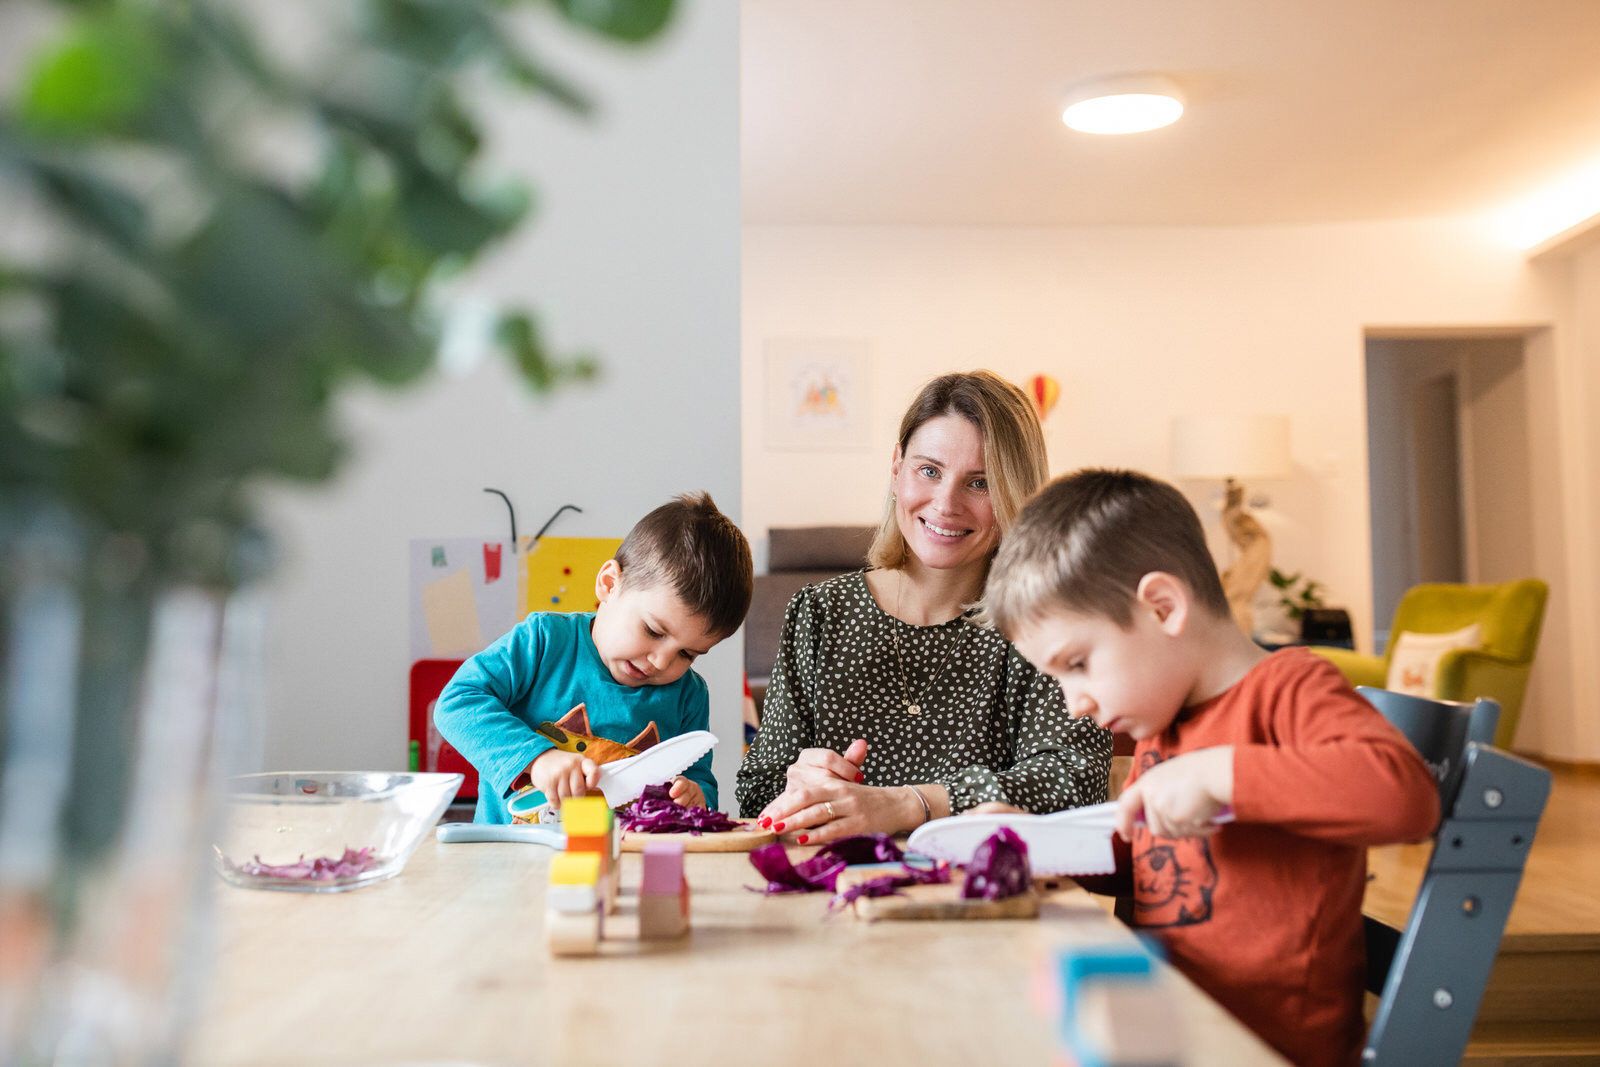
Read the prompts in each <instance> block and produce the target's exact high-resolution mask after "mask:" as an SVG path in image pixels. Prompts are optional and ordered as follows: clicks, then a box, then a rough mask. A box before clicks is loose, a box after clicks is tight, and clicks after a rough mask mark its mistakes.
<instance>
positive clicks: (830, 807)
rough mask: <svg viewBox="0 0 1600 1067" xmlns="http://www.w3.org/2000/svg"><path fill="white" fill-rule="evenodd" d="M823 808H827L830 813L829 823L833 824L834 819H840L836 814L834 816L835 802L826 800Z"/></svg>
mask: <svg viewBox="0 0 1600 1067" xmlns="http://www.w3.org/2000/svg"><path fill="white" fill-rule="evenodd" d="M822 806H823V807H824V808H825V809H827V812H828V821H829V822H832V821H833V820H834V819H837V818H838V817H839V816H837V815H835V814H834V813H833V801H831V800H824V801H823V802H822Z"/></svg>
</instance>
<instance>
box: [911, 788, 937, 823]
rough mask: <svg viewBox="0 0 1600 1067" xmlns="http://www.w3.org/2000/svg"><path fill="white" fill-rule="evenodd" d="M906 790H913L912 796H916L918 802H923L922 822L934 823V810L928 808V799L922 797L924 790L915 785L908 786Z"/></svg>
mask: <svg viewBox="0 0 1600 1067" xmlns="http://www.w3.org/2000/svg"><path fill="white" fill-rule="evenodd" d="M906 788H907V789H909V790H911V793H912V795H913V796H915V797H916V798H917V800H918V801H919V802H921V804H922V821H923V822H932V821H933V809H932V808H930V807H929V806H928V798H927V797H925V796H923V795H922V790H920V789H918V788H917V787H916V786H914V785H908V786H906Z"/></svg>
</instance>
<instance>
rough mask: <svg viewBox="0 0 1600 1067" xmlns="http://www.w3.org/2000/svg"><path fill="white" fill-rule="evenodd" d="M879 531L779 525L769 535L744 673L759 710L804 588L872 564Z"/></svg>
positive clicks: (749, 621)
mask: <svg viewBox="0 0 1600 1067" xmlns="http://www.w3.org/2000/svg"><path fill="white" fill-rule="evenodd" d="M876 531H877V527H876V526H788V527H784V526H778V527H774V528H772V529H771V530H768V531H767V537H768V548H767V573H766V574H758V575H756V587H755V595H754V596H753V597H752V598H751V601H750V615H749V617H748V618H746V619H745V624H744V669H745V673H746V674H747V675H748V676H749V678H750V692H751V693H752V694H753V695H754V696H755V698H756V704H757V706H759V705H760V703H761V700H762V698H763V697H764V696H765V695H766V690H767V682H768V680H769V679H770V678H771V676H772V664H773V663H774V662H775V661H776V660H777V658H778V638H779V637H780V636H781V635H782V633H783V612H784V609H785V608H786V607H788V606H789V600H790V598H791V597H793V596H794V595H795V593H797V592H799V591H800V589H801V588H802V587H803V586H807V585H810V584H811V583H812V582H820V581H825V580H826V579H828V578H832V577H834V576H835V575H839V574H844V573H846V572H847V571H854V570H860V569H861V568H862V567H864V566H866V565H867V547H868V546H869V545H871V544H872V535H873V533H874V532H876Z"/></svg>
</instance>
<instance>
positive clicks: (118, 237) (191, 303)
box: [0, 0, 673, 1063]
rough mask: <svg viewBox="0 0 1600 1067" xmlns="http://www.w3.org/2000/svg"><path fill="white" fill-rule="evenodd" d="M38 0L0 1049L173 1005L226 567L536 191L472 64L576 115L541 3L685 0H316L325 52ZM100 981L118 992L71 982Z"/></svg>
mask: <svg viewBox="0 0 1600 1067" xmlns="http://www.w3.org/2000/svg"><path fill="white" fill-rule="evenodd" d="M24 6H25V7H26V8H27V9H28V12H29V13H30V14H31V15H33V16H37V19H36V21H35V22H30V23H29V24H30V25H37V26H41V27H42V29H40V30H39V32H38V40H37V47H36V48H35V49H34V51H33V55H32V58H31V59H30V61H29V62H28V64H27V67H26V69H25V70H24V71H22V72H21V77H20V78H17V79H15V80H14V81H13V82H10V83H8V84H10V85H11V88H10V89H8V90H6V91H5V95H4V97H3V98H0V205H3V206H4V208H5V216H6V217H8V218H10V219H13V220H21V225H18V226H12V227H7V232H6V233H4V234H3V235H0V672H3V673H0V859H3V860H4V861H5V862H4V863H3V864H0V866H3V867H4V872H5V873H4V876H3V878H0V936H4V937H5V938H6V941H7V944H8V946H15V948H16V949H17V955H16V958H17V959H20V960H21V961H22V966H20V967H19V968H16V969H13V970H11V971H8V973H7V975H6V978H5V980H6V981H7V982H8V983H12V984H8V986H7V988H5V989H0V1001H3V1002H5V1003H7V1004H13V1005H16V1006H17V1007H16V1008H15V1009H14V1010H13V1009H7V1010H4V1011H0V1060H3V1061H4V1062H8V1063H10V1062H29V1061H34V1060H37V1061H51V1060H52V1059H53V1058H54V1050H56V1049H58V1048H60V1047H62V1046H63V1043H66V1044H70V1045H72V1046H73V1047H75V1048H78V1049H80V1050H81V1049H85V1048H88V1049H91V1050H97V1054H98V1055H99V1059H100V1060H102V1061H104V1062H125V1061H127V1060H130V1059H140V1058H146V1057H148V1056H159V1055H163V1053H161V1052H159V1051H157V1050H160V1049H162V1048H164V1047H166V1046H167V1045H168V1044H169V1043H170V1042H171V1041H173V1040H174V1034H175V1033H176V1032H177V1030H178V1028H179V1027H180V1026H181V1014H182V1013H181V1010H178V1009H174V1008H173V1006H172V1001H173V999H174V998H173V997H172V987H173V985H174V983H175V982H177V981H178V980H179V978H181V971H182V964H183V952H182V945H183V944H185V943H186V938H185V936H184V929H183V927H184V925H185V923H186V922H187V920H186V919H184V918H182V916H183V915H184V902H185V901H187V900H189V899H191V898H193V899H201V900H203V898H204V896H205V894H204V893H203V892H202V893H200V894H198V895H196V894H194V893H193V892H192V890H193V888H194V887H195V886H196V885H198V884H201V883H200V882H198V881H197V879H200V878H203V877H204V874H197V873H196V871H197V865H196V864H195V863H194V862H192V861H193V860H194V859H195V856H194V852H195V849H194V844H195V842H196V841H199V840H203V836H204V830H205V826H206V820H207V818H208V817H209V816H208V812H209V811H210V810H211V809H210V806H209V805H208V803H207V802H206V799H207V796H208V791H207V787H208V785H209V784H210V780H209V779H210V776H211V775H213V774H214V773H215V768H216V766H217V758H218V753H219V752H220V751H222V750H224V749H225V748H226V733H227V727H228V718H229V714H228V713H229V712H230V711H231V710H235V709H237V707H238V706H240V705H241V704H242V703H244V702H245V701H246V698H247V696H248V689H249V686H248V684H247V681H246V680H245V677H246V676H247V674H248V665H249V662H250V660H251V658H252V653H253V649H254V646H255V643H256V641H257V638H256V636H255V635H254V633H253V625H254V624H253V622H252V613H251V612H250V611H249V610H247V609H248V605H249V602H250V601H249V596H248V595H243V594H241V593H240V590H248V588H249V587H250V584H251V582H252V581H253V580H254V579H255V578H257V577H258V576H259V575H261V574H262V573H263V572H264V571H265V570H266V569H267V568H268V567H269V566H270V558H271V553H270V550H269V539H268V538H267V536H266V535H265V533H264V532H263V531H262V530H261V528H260V523H259V520H258V518H257V515H256V513H255V494H256V491H257V489H258V488H259V486H260V485H261V484H262V483H263V482H265V481H268V480H274V479H276V480H285V479H287V480H296V481H304V482H315V481H319V480H322V479H325V478H327V477H329V476H330V475H331V474H332V473H333V472H334V471H335V470H336V469H337V467H338V465H339V462H340V460H341V457H342V455H343V453H344V443H343V441H342V439H341V433H340V428H339V421H338V417H337V415H338V401H339V397H340V395H341V393H342V392H344V391H346V390H347V389H349V388H350V387H352V386H356V385H361V384H371V383H376V384H378V385H383V386H405V385H411V384H415V383H418V382H419V381H422V380H423V379H424V377H425V375H426V374H427V372H428V370H429V369H430V367H431V366H432V364H433V362H434V354H435V351H436V350H437V347H438V344H439V341H440V338H441V335H442V334H443V332H444V331H445V329H446V328H447V325H448V322H449V319H450V312H449V306H448V304H447V303H446V302H445V301H444V300H443V299H442V297H441V295H440V294H441V291H442V289H443V287H444V286H445V285H446V284H447V283H448V282H449V281H450V280H451V279H452V278H455V277H457V276H459V275H460V274H461V273H462V272H463V271H464V270H465V269H466V268H467V267H468V266H469V265H470V264H471V263H472V262H473V260H474V259H475V258H476V257H477V256H478V255H479V253H481V252H482V251H484V250H485V249H486V248H488V247H490V246H491V245H493V244H494V243H495V242H496V241H498V240H500V239H501V238H503V237H505V236H506V235H507V234H509V233H510V232H512V230H513V229H514V228H515V227H517V226H518V225H519V224H520V223H521V222H522V221H523V220H524V219H525V218H526V216H527V215H528V209H529V205H530V198H529V196H528V193H527V191H526V190H525V189H524V188H523V187H522V186H521V185H519V184H518V183H516V182H514V181H504V180H501V179H499V178H497V176H495V175H492V174H489V173H485V171H484V169H483V166H482V163H481V159H480V155H481V152H480V150H481V147H482V136H481V134H480V130H479V126H478V123H477V121H476V119H475V117H474V115H473V112H472V109H471V107H470V106H469V104H468V100H469V99H470V92H469V86H482V85H484V84H486V83H489V82H491V81H493V80H498V82H499V83H500V84H509V85H511V86H513V87H514V89H515V90H517V91H524V92H527V93H531V94H536V95H539V96H542V97H544V98H545V99H547V100H549V101H551V102H553V103H554V104H556V105H558V106H561V107H564V108H568V109H571V110H573V111H576V112H580V113H583V112H587V111H589V110H590V109H591V107H592V104H591V102H590V101H589V99H588V98H587V96H586V95H585V93H584V92H583V91H582V89H581V88H580V87H578V86H577V85H575V84H574V83H572V82H570V81H568V80H567V79H566V78H564V77H563V76H561V75H560V74H559V73H558V72H556V71H554V70H552V69H550V68H549V67H548V66H547V65H546V64H544V63H542V62H540V61H539V60H538V58H537V57H536V56H535V55H534V54H533V53H532V52H531V51H530V50H529V48H528V47H527V46H526V45H525V44H521V43H518V42H519V41H522V40H525V39H526V38H527V35H526V34H520V33H519V32H517V30H518V27H517V25H516V22H517V20H518V19H520V18H522V17H523V12H524V11H525V10H527V9H544V11H545V13H546V14H547V15H553V16H554V21H556V22H558V23H561V24H564V25H566V26H568V27H571V28H573V29H575V30H577V31H579V32H587V33H593V34H598V35H600V36H602V37H605V38H608V39H611V40H614V41H618V42H622V43H628V44H634V43H639V42H644V41H647V40H649V39H651V38H653V37H655V36H656V35H658V34H659V33H660V32H661V31H662V29H663V28H664V27H665V26H666V25H667V23H668V22H669V20H670V17H671V15H672V7H673V0H350V2H346V3H340V4H308V5H304V6H303V8H302V14H303V15H304V16H305V17H309V18H313V19H315V20H317V31H318V32H317V35H316V36H317V37H318V41H317V42H316V43H317V44H318V45H319V46H320V47H319V49H318V54H319V55H320V56H321V58H322V62H316V61H315V59H316V57H309V58H308V57H307V56H305V55H300V54H289V53H287V52H286V51H285V50H284V49H283V48H281V47H280V48H276V49H275V48H273V47H270V46H269V44H268V42H269V41H270V40H271V39H272V38H271V36H270V35H269V34H267V33H264V32H263V27H262V26H261V25H259V24H257V23H254V22H252V21H251V19H250V18H249V17H248V16H247V14H246V12H248V11H250V10H255V11H257V12H258V13H259V12H260V11H262V10H266V6H265V5H257V6H255V7H254V8H247V7H245V6H243V5H240V4H237V3H233V2H224V0H53V2H52V0H37V2H34V3H30V4H27V5H15V6H14V7H13V9H12V11H11V12H10V13H9V14H0V18H9V19H12V20H15V19H16V18H17V17H18V12H19V11H20V10H21V9H22V8H23V7H24ZM275 17H281V16H275ZM4 28H5V27H4V24H3V23H0V29H4ZM488 341H489V342H490V343H493V344H494V345H496V346H497V347H498V348H499V349H500V350H502V351H503V352H504V353H505V355H506V356H507V357H508V358H510V359H511V360H512V361H513V362H514V363H515V365H516V366H517V367H518V368H519V369H520V371H521V372H522V376H523V377H524V378H525V379H526V381H527V382H528V384H529V385H530V387H532V388H534V389H538V390H549V389H553V388H556V387H558V386H560V385H561V384H563V383H566V382H569V381H573V380H577V379H582V378H585V377H588V376H591V375H593V374H594V372H595V366H594V363H593V362H592V361H591V360H590V359H588V358H586V357H582V356H576V357H569V356H563V355H560V354H557V353H553V352H551V351H550V350H549V349H548V348H547V347H546V346H545V345H544V344H543V342H542V341H541V338H540V334H539V330H538V328H537V324H536V321H535V319H534V317H533V316H532V314H530V313H529V312H528V311H527V310H525V309H521V308H502V309H499V310H498V311H497V312H496V313H495V315H494V316H493V319H492V328H491V329H490V331H489V338H488ZM242 609H243V610H242ZM153 826H159V827H162V830H161V831H160V832H156V831H154V830H152V829H151V827H153ZM130 901H138V902H142V903H143V904H145V905H148V906H149V910H147V911H145V912H142V913H138V914H135V911H134V906H133V904H131V903H128V902H130ZM163 902H164V903H163ZM174 902H176V903H174ZM163 924H165V926H163ZM152 928H154V929H157V930H161V931H163V932H164V933H165V934H166V935H167V936H165V937H163V938H152V937H151V935H150V931H151V929H152ZM141 938H143V939H144V941H145V942H150V943H152V944H158V945H159V946H160V947H159V948H151V947H150V945H149V944H145V946H144V948H142V949H141V950H139V951H130V949H129V946H130V945H135V944H141V943H143V942H141V941H140V939H141ZM84 975H90V976H93V981H94V982H96V983H97V985H96V988H100V989H112V990H116V991H117V992H116V993H115V996H114V997H112V998H111V999H113V1000H114V999H116V998H117V997H123V998H126V1000H127V1003H124V1004H117V1003H111V1004H108V1003H105V999H106V998H104V997H100V998H98V1001H97V1002H95V1003H97V1006H91V1007H90V1008H88V1009H87V1010H85V1009H84V1007H83V1005H84V1003H85V998H84V997H83V996H82V995H81V988H82V986H83V976H84ZM97 1012H98V1014H97ZM130 1019H131V1020H133V1021H132V1022H131V1023H130V1022H129V1020H130Z"/></svg>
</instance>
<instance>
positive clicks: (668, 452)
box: [262, 4, 743, 790]
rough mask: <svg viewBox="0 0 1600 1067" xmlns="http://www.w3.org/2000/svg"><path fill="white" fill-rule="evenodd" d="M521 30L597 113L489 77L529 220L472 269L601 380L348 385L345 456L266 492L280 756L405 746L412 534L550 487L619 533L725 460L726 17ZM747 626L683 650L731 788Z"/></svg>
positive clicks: (499, 523)
mask: <svg viewBox="0 0 1600 1067" xmlns="http://www.w3.org/2000/svg"><path fill="white" fill-rule="evenodd" d="M537 41H538V48H539V54H540V55H542V56H544V57H545V58H546V59H548V60H550V61H551V62H553V63H555V64H556V65H558V67H559V68H560V69H562V70H564V71H566V72H568V73H569V74H570V75H572V76H574V77H575V78H576V79H577V80H578V81H579V82H580V83H581V84H583V85H585V86H586V87H588V88H589V89H591V90H592V91H593V93H594V95H595V97H596V98H597V99H598V100H599V101H600V103H601V114H600V116H599V117H598V118H597V119H596V120H595V121H593V122H588V123H586V122H583V121H582V120H578V119H574V118H571V117H569V116H567V115H565V114H563V113H559V112H556V111H555V110H554V109H552V108H551V107H550V106H549V105H546V104H538V103H529V102H527V101H525V100H520V99H510V98H507V97H505V96H503V95H497V96H494V97H491V98H489V99H487V100H486V101H485V105H486V110H487V116H488V118H489V122H490V126H491V128H492V133H491V142H490V143H491V154H492V162H493V166H492V167H491V169H499V170H504V169H506V168H511V169H514V170H515V171H517V172H519V173H521V174H524V175H526V176H528V177H529V178H530V179H531V180H532V181H533V182H534V184H535V186H536V189H537V194H538V196H537V204H538V207H537V210H536V216H535V219H534V221H533V222H532V223H531V225H530V226H529V227H528V228H527V229H526V230H525V231H524V232H523V233H522V234H520V235H519V236H518V237H517V238H516V239H514V240H513V241H512V242H510V243H509V245H507V246H506V247H505V248H503V249H501V250H500V251H499V252H498V254H496V255H495V256H494V257H493V258H492V259H491V260H490V261H489V262H487V263H485V264H483V265H482V269H480V270H478V271H477V272H476V273H475V275H474V277H473V279H472V280H471V282H470V284H469V285H468V286H466V289H467V291H468V292H473V291H476V292H481V293H484V294H493V295H494V296H496V297H507V298H516V299H518V300H522V301H526V302H528V303H530V304H531V305H532V306H534V307H536V308H537V309H540V310H541V311H542V312H543V322H544V324H545V327H546V332H547V334H548V337H549V339H550V340H551V341H552V342H553V343H554V345H555V346H556V347H557V348H559V349H562V350H567V351H572V350H579V349H592V350H593V351H594V352H596V353H597V354H598V355H599V357H600V358H601V360H602V363H603V366H604V373H605V378H604V381H603V382H601V383H600V384H598V385H597V386H594V387H578V388H569V389H566V390H563V391H561V392H558V393H556V394H555V395H554V396H552V397H549V398H536V397H533V396H530V394H529V393H528V392H527V390H526V389H525V387H524V386H523V385H522V384H521V383H520V381H518V380H517V379H516V378H515V377H514V375H513V374H511V373H510V372H509V371H508V370H507V369H505V368H504V367H503V366H502V365H501V364H500V362H499V361H496V360H493V359H491V360H490V361H488V362H486V363H484V364H483V365H480V366H478V367H477V368H476V369H475V370H473V371H471V372H470V373H469V374H467V375H466V376H464V377H458V378H449V379H446V378H440V379H439V380H437V381H434V382H433V383H431V385H429V386H427V387H424V388H421V389H417V390H415V391H412V392H408V393H405V394H402V395H398V396H390V395H386V394H376V393H374V394H369V395H364V396H362V397H360V398H358V399H357V400H356V401H355V402H354V403H352V404H351V405H350V415H351V421H352V424H353V425H354V426H355V429H356V432H355V435H354V440H355V445H356V453H357V454H356V458H355V460H354V462H352V463H351V464H350V465H349V467H348V468H347V470H346V471H345V472H344V475H343V476H342V477H341V478H340V479H339V480H338V481H337V482H336V483H334V484H332V485H330V486H328V487H326V488H325V489H323V490H321V491H319V492H317V493H315V494H304V493H298V492H287V491H285V492H280V493H278V494H276V497H275V501H276V506H275V508H274V515H275V519H276V521H277V525H278V527H279V529H280V530H281V531H282V533H283V539H282V543H283V547H284V551H285V553H286V557H287V558H286V561H285V565H284V566H283V568H282V571H281V573H280V574H279V576H278V578H277V581H276V583H275V585H274V587H273V589H272V590H271V593H272V595H271V602H270V604H271V607H270V610H271V620H270V633H269V649H268V663H267V694H266V699H267V708H266V733H265V737H264V742H263V749H264V751H263V753H262V761H263V763H264V765H266V766H270V767H274V768H291V767H311V766H317V767H373V768H400V767H404V766H405V760H406V672H407V670H408V668H409V666H410V662H409V656H408V650H407V616H406V613H407V610H408V609H407V593H406V590H407V546H408V542H409V540H410V539H411V538H416V537H435V536H464V537H475V536H490V537H499V536H503V535H504V534H505V532H506V525H505V510H504V507H503V506H502V505H501V503H500V501H499V500H498V499H497V498H495V497H492V496H489V495H487V494H485V493H483V492H482V491H481V489H482V487H483V486H486V485H493V486H497V487H500V488H502V489H504V490H506V491H507V492H508V493H509V494H510V495H511V497H512V499H513V501H514V502H515V503H516V504H517V506H518V518H519V523H520V529H521V531H523V532H532V530H533V529H534V528H535V525H536V524H537V523H540V522H542V521H543V520H544V519H545V517H546V516H548V515H549V514H550V513H551V512H552V511H554V510H555V508H556V507H557V506H559V505H560V504H564V503H575V504H578V505H580V506H582V507H583V508H584V514H582V515H573V514H571V513H570V512H569V513H568V514H567V515H566V516H565V517H564V518H563V519H562V520H561V523H560V525H559V526H557V527H556V528H555V531H554V532H556V533H559V534H563V535H571V536H589V535H593V536H600V535H611V536H620V535H621V534H622V533H624V532H625V531H626V530H627V528H628V527H629V526H630V525H631V524H632V523H633V521H634V520H636V519H637V518H639V517H640V516H641V515H643V514H644V513H645V512H646V511H648V510H649V509H650V508H651V507H654V506H655V505H656V504H659V503H663V502H665V501H666V500H667V499H668V498H669V497H670V496H671V495H673V494H675V493H678V492H681V491H684V490H687V489H697V488H705V489H708V490H710V492H711V493H712V495H713V496H715V497H716V499H717V502H718V503H719V504H720V505H721V506H722V507H723V509H724V510H726V511H727V512H728V513H729V514H730V515H732V516H734V518H735V519H738V518H739V512H740V484H739V460H738V447H739V413H738V404H739V394H738V374H739V354H738V316H739V159H738V41H739V37H738V20H737V8H736V7H735V5H732V4H727V5H724V4H684V5H680V13H679V16H678V21H677V23H676V24H675V25H674V26H673V27H672V28H671V30H670V31H669V33H668V34H667V35H666V37H665V38H663V39H662V40H661V41H659V42H657V43H655V44H654V45H652V46H650V47H648V48H646V49H643V50H631V49H623V48H617V47H613V46H610V45H607V44H605V43H603V42H598V41H591V40H589V39H586V38H585V39H579V38H576V37H575V36H574V35H573V33H572V32H571V31H561V32H559V33H550V32H543V33H540V34H539V35H538V37H537ZM742 641H743V638H742V635H740V636H738V637H736V638H734V639H731V640H729V641H727V642H724V644H723V645H722V646H720V647H718V648H717V649H716V650H715V651H714V652H713V653H712V654H711V655H709V656H707V657H705V658H704V659H702V660H701V662H700V664H699V669H700V670H701V672H702V673H703V674H704V675H705V676H706V679H707V681H708V682H709V683H710V684H711V688H712V723H713V728H714V729H715V730H716V731H717V732H718V733H719V734H720V735H721V736H723V737H724V738H728V739H729V743H728V744H725V745H723V746H722V748H721V749H719V750H718V753H717V760H716V770H717V773H718V776H719V778H720V779H721V780H722V782H723V783H724V788H725V790H729V789H731V785H732V776H733V772H734V770H735V769H736V767H737V762H738V751H739V746H738V744H737V743H736V741H735V740H734V739H737V738H739V737H740V734H741V727H740V725H739V723H740V700H741V696H742V689H741V681H740V679H741V674H740V672H741V647H742Z"/></svg>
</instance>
